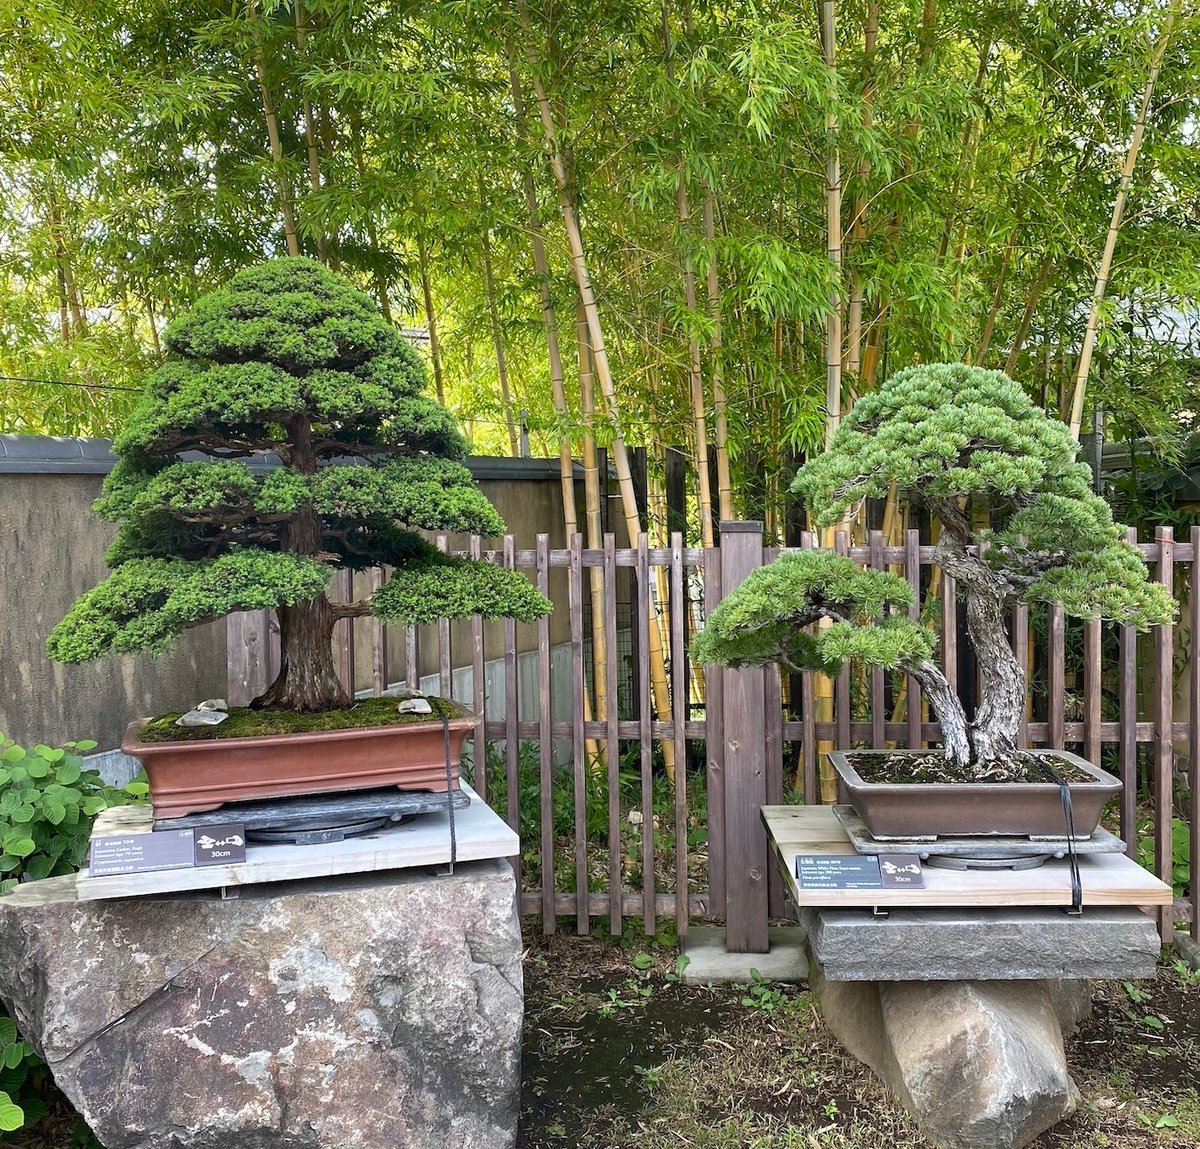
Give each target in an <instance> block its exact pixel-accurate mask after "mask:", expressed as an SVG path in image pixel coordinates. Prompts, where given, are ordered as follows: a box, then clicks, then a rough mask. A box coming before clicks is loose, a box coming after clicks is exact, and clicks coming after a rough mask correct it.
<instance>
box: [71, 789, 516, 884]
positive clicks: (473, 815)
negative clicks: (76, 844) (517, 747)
mask: <svg viewBox="0 0 1200 1149" xmlns="http://www.w3.org/2000/svg"><path fill="white" fill-rule="evenodd" d="M462 790H463V793H464V794H465V795H466V796H467V797H468V798H469V799H470V805H469V806H468V807H467V809H465V810H459V811H456V813H455V816H454V831H455V858H456V860H457V861H458V862H470V861H479V860H481V859H484V858H511V857H514V856H515V855H517V854H518V853H520V850H521V845H520V841H519V839H518V838H517V835H516V833H515V832H514V831H513V830H511V829H510V828H509V827H508V825H507V823H506V822H505V821H504V820H503V819H502V818H501V817H500V816H499V815H498V814H496V813H495V811H493V810H492V809H491V808H490V807H489V806H488V805H487V803H486V802H484V801H482V800H481V799H480V797H479V795H478V794H476V793H475V791H474V790H472V789H471V787H470V786H468V785H467V784H466V783H465V782H464V783H463V784H462ZM153 816H154V815H153V813H152V812H151V810H150V807H149V806H148V805H144V806H114V807H112V808H111V809H108V810H104V811H102V812H101V813H100V814H99V815H98V816H97V818H96V822H95V825H94V826H93V827H92V837H93V838H95V837H100V836H103V835H107V834H114V835H120V834H129V833H143V832H144V833H148V832H149V831H150V829H151V822H152V819H153ZM449 861H450V816H449V814H448V813H446V811H445V810H444V809H443V810H442V811H440V812H435V813H430V814H423V815H421V817H419V818H414V819H413V820H412V821H411V822H406V823H403V824H400V825H392V826H388V827H385V828H384V829H381V830H377V831H375V832H374V833H371V834H363V835H361V836H360V837H357V838H347V839H345V840H344V841H341V842H327V843H323V844H321V845H315V846H294V845H287V844H283V843H275V844H271V845H263V844H254V843H251V844H250V845H248V846H247V847H246V860H245V861H244V862H235V863H233V864H232V865H227V866H202V867H199V868H197V869H194V870H193V869H183V870H153V871H150V872H148V873H142V874H119V875H114V876H112V877H98V878H93V877H92V876H91V874H90V873H89V872H88V870H87V869H83V870H81V871H80V872H79V874H78V875H77V877H76V879H75V883H76V888H77V890H78V893H79V897H80V898H81V899H84V900H88V899H91V898H125V897H139V896H143V895H146V894H163V893H176V892H180V891H183V890H213V889H220V888H221V887H232V886H248V885H257V884H260V883H264V882H283V881H294V880H297V879H301V878H323V877H330V876H333V875H337V874H356V873H363V872H369V871H372V870H399V869H405V868H411V867H418V866H437V865H444V864H445V863H447V862H449Z"/></svg>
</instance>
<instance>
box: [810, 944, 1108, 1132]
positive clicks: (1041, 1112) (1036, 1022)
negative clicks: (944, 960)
mask: <svg viewBox="0 0 1200 1149" xmlns="http://www.w3.org/2000/svg"><path fill="white" fill-rule="evenodd" d="M812 984H813V988H814V989H815V990H816V992H817V994H818V996H819V998H820V1001H821V1011H822V1013H823V1014H824V1017H825V1021H826V1023H827V1024H828V1025H829V1028H830V1029H831V1030H832V1031H833V1032H834V1034H835V1036H836V1037H837V1038H838V1040H839V1041H841V1042H842V1044H843V1045H845V1047H846V1048H847V1049H848V1050H849V1051H850V1052H851V1053H852V1054H854V1056H855V1057H857V1058H858V1059H859V1060H860V1061H863V1062H865V1063H866V1064H867V1065H869V1066H870V1067H871V1068H872V1069H873V1070H874V1071H875V1072H876V1073H877V1074H878V1075H879V1076H880V1078H882V1080H883V1081H884V1083H885V1084H886V1085H887V1086H888V1087H889V1088H890V1089H891V1090H892V1091H893V1092H894V1093H895V1094H896V1095H897V1096H898V1097H899V1098H900V1100H901V1101H902V1102H903V1103H904V1105H905V1108H907V1109H908V1111H909V1112H910V1113H911V1114H912V1115H913V1117H914V1118H915V1119H916V1122H917V1125H918V1127H919V1128H920V1130H921V1132H922V1133H923V1134H924V1135H925V1137H926V1138H928V1140H929V1141H931V1142H932V1143H933V1144H934V1145H935V1146H937V1147H938V1149H1020V1147H1021V1146H1024V1145H1028V1144H1029V1142H1031V1141H1033V1140H1034V1139H1035V1138H1036V1137H1037V1136H1038V1135H1039V1134H1041V1133H1042V1132H1044V1131H1045V1130H1046V1129H1049V1128H1050V1127H1051V1126H1053V1125H1056V1124H1057V1123H1058V1122H1059V1121H1061V1120H1062V1119H1063V1118H1064V1117H1067V1116H1069V1115H1070V1114H1071V1113H1072V1112H1074V1110H1075V1106H1076V1104H1077V1101H1078V1093H1077V1090H1076V1088H1075V1083H1074V1082H1073V1081H1072V1080H1071V1076H1070V1074H1069V1073H1068V1071H1067V1063H1066V1056H1065V1053H1064V1050H1063V1033H1064V1032H1069V1031H1070V1030H1071V1029H1073V1028H1074V1026H1075V1025H1076V1024H1077V1022H1078V1020H1079V1019H1080V1017H1081V1016H1083V1015H1084V1014H1085V1013H1086V1010H1087V1009H1088V1007H1089V1005H1090V998H1089V995H1088V993H1087V990H1086V983H1075V984H1069V983H1063V984H1060V983H1054V982H1050V981H895V982H866V981H828V980H826V979H825V978H824V977H823V976H822V975H821V971H820V968H819V967H818V966H815V964H814V970H813V977H812Z"/></svg>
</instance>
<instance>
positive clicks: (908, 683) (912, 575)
mask: <svg viewBox="0 0 1200 1149" xmlns="http://www.w3.org/2000/svg"><path fill="white" fill-rule="evenodd" d="M904 574H905V576H906V577H907V579H908V585H909V586H910V587H912V592H913V601H912V606H910V607H909V608H908V617H909V619H910V620H911V621H912V622H919V621H920V619H921V532H920V531H918V530H916V529H914V528H911V527H910V528H909V529H908V530H907V531H905V532H904ZM904 697H905V698H906V699H907V702H906V703H905V705H906V707H907V711H908V713H907V719H908V734H907V737H906V739H905V741H906V742H907V743H908V748H909V749H910V750H921V749H923V748H924V746H925V740H924V739H923V738H922V737H921V684H920V683H919V682H918V681H917V680H916V679H915V678H914V677H913V676H912V675H911V674H910V675H908V676H907V677H906V679H905V682H904Z"/></svg>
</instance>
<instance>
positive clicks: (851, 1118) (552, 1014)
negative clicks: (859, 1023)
mask: <svg viewBox="0 0 1200 1149" xmlns="http://www.w3.org/2000/svg"><path fill="white" fill-rule="evenodd" d="M639 952H642V951H640V950H639V948H638V943H637V942H636V941H635V942H633V943H626V944H624V945H622V944H619V943H616V942H598V941H591V940H588V939H577V938H554V939H550V940H549V941H545V940H542V939H533V940H532V943H531V946H530V950H529V954H528V957H527V960H526V975H525V976H526V1026H525V1082H524V1090H523V1096H522V1109H521V1131H520V1135H519V1138H518V1143H517V1144H518V1149H567V1147H569V1146H585V1147H586V1146H594V1147H596V1149H599V1147H601V1146H603V1147H613V1149H668V1147H671V1149H675V1147H679V1146H684V1147H696V1149H735V1147H742V1146H752V1147H753V1149H819V1147H829V1149H917V1147H918V1146H924V1145H926V1144H927V1143H926V1142H925V1141H924V1140H923V1139H922V1138H921V1136H920V1135H919V1134H918V1133H917V1131H916V1129H915V1127H914V1125H913V1123H912V1122H911V1121H910V1119H909V1118H908V1116H907V1115H906V1114H905V1113H904V1111H903V1110H902V1109H901V1108H900V1106H899V1105H898V1104H897V1103H896V1102H895V1101H894V1100H893V1099H892V1098H891V1097H890V1096H889V1095H888V1094H887V1092H886V1091H885V1090H884V1088H883V1086H882V1085H881V1084H880V1083H879V1082H878V1081H877V1079H876V1078H875V1077H874V1075H873V1074H871V1072H870V1071H869V1070H867V1069H866V1068H865V1067H864V1066H862V1065H861V1064H859V1063H858V1062H857V1061H855V1060H854V1059H853V1058H852V1057H850V1056H849V1054H847V1053H846V1052H845V1051H844V1050H843V1049H842V1048H841V1047H840V1046H839V1045H838V1043H837V1042H836V1041H835V1040H834V1039H833V1037H832V1036H831V1035H830V1034H829V1032H828V1031H827V1030H826V1029H825V1026H824V1023H823V1022H822V1021H821V1018H820V1011H819V1009H818V1007H817V1005H816V1002H815V1001H814V1000H813V998H812V996H811V995H810V994H809V993H808V992H807V991H806V990H805V989H804V988H803V987H791V986H765V985H753V984H751V985H747V986H742V987H730V986H713V987H707V988H705V987H690V986H684V985H681V984H679V983H678V982H677V981H673V980H668V979H669V978H670V977H671V975H672V970H673V966H672V961H673V958H672V957H671V956H670V954H667V953H661V952H657V951H656V952H655V953H653V954H651V955H650V956H653V957H654V959H655V961H654V966H653V968H652V969H650V970H648V971H642V970H639V969H638V968H636V964H635V958H636V957H637V955H638V953H639ZM647 952H649V951H647ZM645 960H646V959H641V961H640V962H639V963H638V964H644V962H645ZM1094 1001H1095V1006H1094V1011H1093V1016H1092V1017H1091V1018H1090V1019H1089V1020H1088V1021H1086V1022H1085V1023H1084V1024H1083V1026H1082V1027H1081V1028H1080V1030H1079V1031H1078V1033H1077V1034H1076V1035H1075V1036H1074V1037H1073V1038H1072V1040H1071V1041H1070V1042H1069V1043H1068V1058H1069V1060H1070V1063H1071V1067H1072V1073H1073V1075H1074V1077H1075V1080H1076V1082H1077V1083H1078V1085H1079V1088H1080V1093H1081V1095H1082V1104H1081V1106H1080V1109H1079V1111H1078V1112H1077V1113H1076V1115H1075V1116H1074V1117H1072V1118H1071V1119H1070V1120H1068V1121H1066V1122H1064V1123H1063V1124H1062V1125H1060V1126H1059V1127H1058V1128H1056V1129H1054V1130H1051V1131H1049V1132H1048V1133H1046V1134H1044V1135H1043V1136H1042V1137H1040V1138H1039V1139H1038V1140H1037V1141H1036V1142H1035V1146H1034V1149H1085V1147H1087V1149H1092V1147H1100V1146H1105V1147H1107V1149H1142V1147H1146V1149H1149V1147H1157V1149H1196V1146H1197V1145H1200V1081H1197V1074H1196V1071H1195V1067H1196V1066H1200V975H1196V974H1192V973H1189V972H1187V971H1183V970H1181V969H1175V968H1172V967H1171V966H1169V965H1164V966H1163V967H1162V968H1161V970H1160V972H1159V976H1158V978H1157V980H1155V981H1153V982H1144V983H1143V982H1139V983H1128V984H1127V985H1122V984H1119V983H1111V982H1110V983H1103V984H1100V983H1098V984H1097V985H1096V986H1095V989H1094Z"/></svg>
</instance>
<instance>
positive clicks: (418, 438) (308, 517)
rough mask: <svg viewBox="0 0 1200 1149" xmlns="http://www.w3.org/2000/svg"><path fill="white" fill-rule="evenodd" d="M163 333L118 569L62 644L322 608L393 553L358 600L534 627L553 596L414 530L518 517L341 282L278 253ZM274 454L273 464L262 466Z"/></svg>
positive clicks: (127, 483) (55, 636) (120, 484)
mask: <svg viewBox="0 0 1200 1149" xmlns="http://www.w3.org/2000/svg"><path fill="white" fill-rule="evenodd" d="M165 340H166V345H167V347H168V349H169V350H170V352H171V354H172V357H171V358H170V359H168V360H167V362H165V363H164V364H163V365H162V366H161V367H160V368H159V369H158V370H156V371H155V372H154V373H153V374H152V375H151V377H150V379H149V381H148V385H147V388H146V392H145V394H144V396H143V397H142V399H141V400H140V401H139V403H138V405H137V406H136V408H135V409H134V411H133V413H132V414H131V416H130V418H129V420H128V423H127V424H126V426H125V427H124V429H123V430H122V431H121V433H120V434H119V435H118V436H117V439H116V442H115V444H114V450H115V451H117V452H118V453H119V454H120V455H121V456H122V458H121V461H120V463H119V464H118V466H117V467H116V468H114V470H113V472H112V474H111V475H110V476H109V477H108V479H107V480H106V481H105V484H104V488H103V492H102V494H101V497H100V498H99V499H98V500H97V502H96V505H95V509H96V511H97V513H98V514H99V515H101V516H102V517H104V518H106V519H109V520H111V521H114V522H118V523H119V524H120V527H119V530H118V533H117V537H116V539H115V541H114V542H113V544H112V546H111V547H110V549H109V551H108V554H107V556H106V557H107V560H108V562H109V565H110V566H112V567H113V568H114V569H113V573H112V574H111V575H110V576H109V577H108V578H107V579H106V580H105V581H104V582H102V583H101V584H100V585H99V586H97V587H96V588H95V589H93V590H91V591H89V592H88V593H87V594H85V595H84V596H83V597H82V598H81V599H80V600H79V601H78V602H77V603H76V604H75V606H74V607H73V608H72V610H71V611H70V613H69V614H68V615H67V616H66V618H64V619H63V621H62V622H61V623H60V624H59V625H58V626H57V627H55V628H54V631H53V632H52V634H51V636H50V639H49V643H48V646H49V650H50V653H51V656H52V657H54V658H56V659H58V660H60V661H64V662H78V661H82V660H85V659H91V658H96V657H98V656H100V655H103V654H109V653H130V652H134V651H143V650H144V651H150V652H151V653H154V654H157V653H159V652H161V651H162V650H164V649H165V648H166V647H167V646H168V645H169V644H170V643H171V642H172V641H173V640H174V639H175V638H177V637H178V636H179V634H181V633H182V632H183V630H185V629H186V628H187V627H190V626H195V625H197V624H198V623H201V622H205V621H208V620H210V619H214V618H219V617H221V616H222V615H224V614H227V613H229V612H230V611H235V610H252V609H257V608H262V607H271V608H280V607H297V606H300V605H302V604H305V603H311V602H312V601H314V600H315V599H316V598H317V597H318V596H322V595H323V594H324V592H325V590H326V588H327V586H328V584H329V581H330V579H331V577H332V575H333V572H334V571H335V570H337V569H351V570H360V569H365V568H368V567H372V566H375V565H378V564H382V563H387V564H390V565H392V566H393V567H395V571H394V573H393V575H392V578H391V579H390V580H389V581H388V583H387V584H386V585H385V586H384V587H383V588H381V589H380V590H379V591H378V592H377V593H376V594H375V596H374V598H373V600H372V601H371V602H370V603H369V604H367V605H362V606H360V607H348V608H343V612H344V613H350V614H365V613H367V611H368V610H369V611H370V612H371V613H373V614H374V615H375V616H376V617H380V618H385V619H387V618H397V619H403V620H405V621H409V622H415V621H420V622H429V621H433V620H434V619H438V618H446V617H454V618H458V617H464V616H467V615H471V614H475V613H482V614H485V615H486V616H487V617H489V618H499V617H512V618H519V619H523V620H527V621H530V620H532V619H534V618H537V617H538V616H540V615H541V614H543V613H545V612H546V611H547V610H548V609H549V603H548V602H547V601H546V600H545V599H544V598H543V597H542V596H541V595H540V594H538V592H537V591H536V590H535V589H534V588H533V587H532V586H531V585H530V584H529V582H528V581H527V580H526V579H525V578H524V577H523V576H522V575H520V574H518V573H517V572H515V571H506V570H502V569H500V568H497V567H495V566H493V565H492V564H490V563H485V562H481V561H472V560H466V559H460V558H454V557H450V556H446V555H443V554H441V553H440V552H439V551H438V550H437V549H436V548H435V547H433V546H432V545H431V544H430V543H428V542H426V541H425V539H424V538H422V537H421V535H420V534H418V533H417V532H418V531H420V530H431V531H437V530H440V531H464V532H476V533H479V534H484V535H496V534H500V533H501V532H503V530H504V524H503V522H502V521H501V519H500V517H499V516H498V515H497V514H496V512H495V510H494V509H493V507H492V506H491V504H490V503H489V502H488V501H487V499H486V498H485V497H484V495H483V493H482V492H481V491H480V490H479V488H478V487H477V486H476V484H475V482H474V480H473V479H472V477H471V474H470V472H469V471H468V470H467V469H466V467H465V466H463V464H462V463H461V462H460V461H459V460H460V459H461V458H462V456H463V455H464V454H465V453H466V450H467V442H466V440H465V439H464V438H463V436H462V435H461V433H460V432H459V431H458V429H457V427H456V426H455V423H454V419H453V417H452V416H451V415H450V414H449V412H447V411H446V410H445V408H443V407H442V406H441V405H440V404H438V403H437V402H436V401H435V400H434V399H432V398H430V397H429V396H427V395H425V394H424V386H425V369H424V364H423V363H422V361H421V359H420V357H419V355H418V354H417V353H416V352H415V351H414V350H413V349H412V348H411V347H410V346H409V345H408V344H407V343H406V342H405V341H404V340H403V339H402V338H401V336H400V335H399V333H398V332H397V331H396V329H395V327H394V326H393V325H392V324H390V323H388V322H387V321H386V320H385V319H384V318H383V317H382V316H381V315H380V314H379V312H378V310H377V309H376V307H375V305H374V304H373V302H372V301H371V300H370V299H369V298H368V297H367V296H365V295H364V294H362V293H361V292H360V291H358V290H357V289H355V288H354V287H352V286H351V285H350V284H349V283H347V282H346V281H345V280H343V279H342V278H340V277H339V276H337V275H335V274H333V273H332V272H330V271H328V270H327V269H325V268H323V267H322V266H321V265H319V264H317V263H315V262H313V261H311V260H308V259H303V258H285V259H278V260H273V261H271V262H268V263H265V264H263V265H261V266H259V267H255V268H251V269H248V270H247V271H244V272H241V273H239V274H238V275H236V276H234V278H233V279H232V280H231V281H230V282H229V283H228V284H227V285H226V286H225V287H224V288H222V289H220V290H217V291H214V292H212V293H210V294H209V295H207V296H205V297H203V298H202V299H201V300H199V301H198V302H197V304H196V306H195V307H194V308H193V309H192V310H191V311H189V312H187V313H185V314H184V315H183V316H181V317H180V318H179V319H177V320H176V321H175V322H174V323H173V324H172V325H171V326H170V327H169V328H168V329H167V332H166V336H165ZM196 451H198V452H203V453H204V457H203V458H201V459H191V458H187V459H182V460H181V459H180V458H179V454H180V452H196ZM268 452H269V453H270V454H272V455H273V456H274V457H275V458H277V459H278V464H279V465H278V466H276V467H273V468H272V469H268V470H265V471H263V470H262V469H261V467H257V468H255V467H252V466H251V465H250V460H255V461H256V462H257V461H261V460H262V458H263V457H264V455H265V454H266V453H268ZM330 625H331V623H330ZM285 639H286V636H285Z"/></svg>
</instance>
